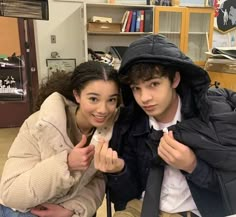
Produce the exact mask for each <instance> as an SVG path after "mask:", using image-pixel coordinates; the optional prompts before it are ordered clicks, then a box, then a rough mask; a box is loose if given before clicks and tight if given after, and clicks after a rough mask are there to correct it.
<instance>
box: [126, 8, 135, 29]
mask: <svg viewBox="0 0 236 217" xmlns="http://www.w3.org/2000/svg"><path fill="white" fill-rule="evenodd" d="M132 17H133V11H129V17H128V20H127V24H126V27H125V32H129V31H130V27H131V21H132Z"/></svg>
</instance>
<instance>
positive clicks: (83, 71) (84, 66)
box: [34, 61, 120, 111]
mask: <svg viewBox="0 0 236 217" xmlns="http://www.w3.org/2000/svg"><path fill="white" fill-rule="evenodd" d="M95 80H104V81H114V82H115V83H116V84H117V87H118V88H119V87H120V84H119V79H118V74H117V71H116V70H115V69H114V68H113V67H112V66H109V65H107V64H105V63H101V62H97V61H88V62H84V63H81V64H80V65H78V66H77V67H76V68H75V70H74V71H73V72H65V71H57V72H54V73H52V74H51V75H50V76H49V78H47V79H44V80H43V81H42V83H41V85H40V88H39V91H38V96H37V99H36V101H35V105H34V111H37V110H39V109H40V106H41V104H42V103H43V101H44V100H45V99H46V98H47V97H48V96H49V95H51V94H52V93H53V92H58V93H60V94H62V95H63V96H64V97H66V98H67V99H69V100H71V101H73V102H75V103H76V101H75V98H74V95H73V90H75V91H77V93H78V94H80V92H81V91H82V90H83V89H84V88H85V86H86V85H87V84H88V83H89V82H90V81H95Z"/></svg>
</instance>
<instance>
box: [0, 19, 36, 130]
mask: <svg viewBox="0 0 236 217" xmlns="http://www.w3.org/2000/svg"><path fill="white" fill-rule="evenodd" d="M0 26H1V39H0V47H1V49H0V55H1V56H0V114H1V118H0V128H4V127H19V126H20V125H21V124H22V123H23V121H24V120H25V119H26V118H27V117H28V116H29V115H30V114H31V113H32V111H33V103H34V102H33V99H35V96H36V93H37V90H38V74H37V67H36V55H35V44H34V30H33V21H32V20H24V19H21V18H19V19H17V18H7V17H0Z"/></svg>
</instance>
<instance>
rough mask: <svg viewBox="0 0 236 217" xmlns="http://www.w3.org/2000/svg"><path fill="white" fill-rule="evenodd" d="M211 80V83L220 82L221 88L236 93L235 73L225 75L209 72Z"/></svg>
mask: <svg viewBox="0 0 236 217" xmlns="http://www.w3.org/2000/svg"><path fill="white" fill-rule="evenodd" d="M208 73H209V76H210V78H211V83H214V82H215V81H218V82H220V87H221V88H228V89H231V90H233V91H236V74H235V73H224V72H212V71H208Z"/></svg>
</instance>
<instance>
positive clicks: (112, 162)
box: [94, 139, 125, 173]
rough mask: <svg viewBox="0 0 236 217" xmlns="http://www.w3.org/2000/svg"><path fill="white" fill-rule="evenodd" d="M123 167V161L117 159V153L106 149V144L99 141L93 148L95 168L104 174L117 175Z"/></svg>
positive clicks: (101, 140)
mask: <svg viewBox="0 0 236 217" xmlns="http://www.w3.org/2000/svg"><path fill="white" fill-rule="evenodd" d="M124 165H125V163H124V160H123V159H121V158H119V157H118V154H117V152H116V151H113V150H112V149H111V148H108V142H106V141H104V140H103V139H100V141H99V143H98V144H97V145H96V147H95V155H94V166H95V168H96V169H97V170H100V171H102V172H105V173H117V172H120V171H122V169H123V168H124Z"/></svg>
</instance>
